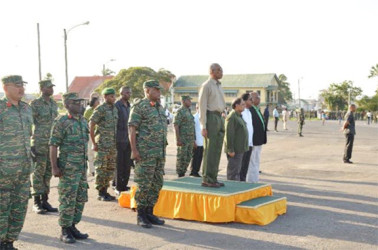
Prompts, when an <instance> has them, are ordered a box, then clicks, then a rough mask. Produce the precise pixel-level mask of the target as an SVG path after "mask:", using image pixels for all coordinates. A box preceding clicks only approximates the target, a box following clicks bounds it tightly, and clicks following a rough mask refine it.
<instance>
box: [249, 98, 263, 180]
mask: <svg viewBox="0 0 378 250" xmlns="http://www.w3.org/2000/svg"><path fill="white" fill-rule="evenodd" d="M251 97H252V107H250V108H249V110H250V111H251V114H252V125H253V138H252V140H253V148H252V153H251V158H250V161H249V165H248V172H247V177H246V182H251V183H257V182H258V181H259V169H260V155H261V149H262V145H263V144H266V141H267V139H266V123H265V121H264V118H263V115H262V114H261V112H260V109H259V104H260V96H259V94H258V93H256V92H252V93H251Z"/></svg>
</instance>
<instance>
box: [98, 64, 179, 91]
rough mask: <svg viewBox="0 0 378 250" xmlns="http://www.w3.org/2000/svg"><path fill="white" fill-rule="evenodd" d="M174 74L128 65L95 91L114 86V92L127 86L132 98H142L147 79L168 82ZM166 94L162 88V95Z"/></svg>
mask: <svg viewBox="0 0 378 250" xmlns="http://www.w3.org/2000/svg"><path fill="white" fill-rule="evenodd" d="M172 77H174V75H173V74H172V73H171V72H170V71H168V70H165V69H160V70H159V71H158V72H156V71H154V70H153V69H151V68H149V67H130V68H128V69H122V70H120V71H119V73H118V74H117V75H116V76H115V77H114V78H113V79H110V80H107V81H105V82H104V83H102V84H101V85H100V86H99V87H98V88H97V89H96V92H98V93H101V91H102V90H103V89H104V88H114V89H115V90H116V93H118V92H119V89H120V88H121V87H122V86H128V87H130V88H131V90H132V97H133V98H143V97H144V92H143V83H144V82H145V81H147V80H158V81H159V82H160V83H163V82H170V81H171V78H172ZM165 94H167V91H166V90H162V95H165Z"/></svg>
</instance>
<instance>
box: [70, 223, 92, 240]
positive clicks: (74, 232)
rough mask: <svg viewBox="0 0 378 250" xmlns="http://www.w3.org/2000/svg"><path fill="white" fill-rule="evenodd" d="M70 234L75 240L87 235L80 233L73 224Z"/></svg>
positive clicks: (82, 238) (85, 237)
mask: <svg viewBox="0 0 378 250" xmlns="http://www.w3.org/2000/svg"><path fill="white" fill-rule="evenodd" d="M70 230H71V234H72V236H73V237H74V238H75V239H77V240H85V239H87V238H88V237H89V235H88V234H82V233H81V232H80V231H79V230H78V229H77V228H76V227H75V224H72V226H71V228H70Z"/></svg>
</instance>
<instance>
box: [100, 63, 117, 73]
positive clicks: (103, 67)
mask: <svg viewBox="0 0 378 250" xmlns="http://www.w3.org/2000/svg"><path fill="white" fill-rule="evenodd" d="M115 60H116V59H110V60H109V61H107V62H106V63H104V64H103V65H102V76H105V75H106V74H105V73H106V72H105V65H106V64H108V63H110V62H114V61H115Z"/></svg>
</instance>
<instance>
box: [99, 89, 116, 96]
mask: <svg viewBox="0 0 378 250" xmlns="http://www.w3.org/2000/svg"><path fill="white" fill-rule="evenodd" d="M101 94H103V95H115V90H114V89H113V88H105V89H104V90H103V91H102V92H101Z"/></svg>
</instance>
